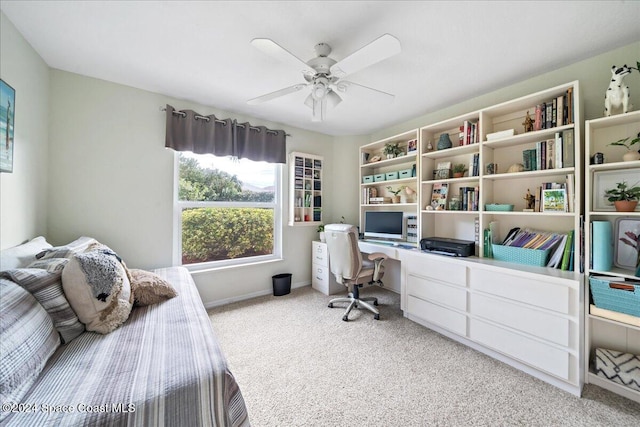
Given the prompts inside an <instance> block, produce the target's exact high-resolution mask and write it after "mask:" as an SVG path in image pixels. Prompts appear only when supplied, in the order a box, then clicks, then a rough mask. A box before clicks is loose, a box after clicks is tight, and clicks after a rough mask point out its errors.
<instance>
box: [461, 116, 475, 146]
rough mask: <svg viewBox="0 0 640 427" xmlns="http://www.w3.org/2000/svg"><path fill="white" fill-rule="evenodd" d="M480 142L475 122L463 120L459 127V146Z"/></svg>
mask: <svg viewBox="0 0 640 427" xmlns="http://www.w3.org/2000/svg"><path fill="white" fill-rule="evenodd" d="M478 142H480V126H478V122H477V121H475V122H474V121H471V120H465V121H464V123H463V124H462V126H460V136H459V143H458V145H459V146H463V145H469V144H477V143H478Z"/></svg>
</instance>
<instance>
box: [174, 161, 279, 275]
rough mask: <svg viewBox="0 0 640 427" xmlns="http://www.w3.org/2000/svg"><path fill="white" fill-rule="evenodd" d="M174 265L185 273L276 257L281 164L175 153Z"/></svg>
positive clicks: (277, 252) (277, 251)
mask: <svg viewBox="0 0 640 427" xmlns="http://www.w3.org/2000/svg"><path fill="white" fill-rule="evenodd" d="M176 158H177V160H176V181H177V182H176V186H175V188H176V191H175V193H176V194H175V210H174V211H175V215H174V217H175V219H174V227H175V230H176V236H175V237H176V241H177V242H178V243H177V245H176V248H175V251H174V263H175V264H182V265H185V266H188V267H189V268H190V269H202V268H212V267H216V266H224V265H233V264H246V263H253V262H257V261H264V260H269V259H277V258H280V256H281V243H280V242H281V235H282V224H281V217H282V215H281V204H282V203H281V197H280V194H281V186H282V166H281V165H279V164H275V163H266V162H254V161H251V160H247V159H240V160H237V159H231V158H229V157H216V156H213V155H211V154H193V153H189V152H176Z"/></svg>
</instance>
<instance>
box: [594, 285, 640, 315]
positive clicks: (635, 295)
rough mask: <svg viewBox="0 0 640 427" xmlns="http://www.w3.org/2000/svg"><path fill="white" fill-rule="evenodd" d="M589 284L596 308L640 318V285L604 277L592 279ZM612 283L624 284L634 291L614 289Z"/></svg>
mask: <svg viewBox="0 0 640 427" xmlns="http://www.w3.org/2000/svg"><path fill="white" fill-rule="evenodd" d="M589 283H590V285H591V295H592V296H593V303H594V304H595V305H596V307H600V308H604V309H606V310H613V311H617V312H619V313H626V314H630V315H632V316H638V317H640V284H636V283H632V282H624V281H622V280H615V279H614V278H602V277H590V278H589ZM612 283H620V284H624V286H625V287H628V288H630V289H631V288H632V289H633V290H623V289H616V288H612V287H611V286H610V284H612Z"/></svg>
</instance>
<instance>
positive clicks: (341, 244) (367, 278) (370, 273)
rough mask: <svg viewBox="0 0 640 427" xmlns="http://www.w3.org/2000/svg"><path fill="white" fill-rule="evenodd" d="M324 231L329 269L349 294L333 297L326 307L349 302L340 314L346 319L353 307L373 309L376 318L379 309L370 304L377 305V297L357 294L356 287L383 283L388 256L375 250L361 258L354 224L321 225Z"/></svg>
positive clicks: (378, 314) (378, 316)
mask: <svg viewBox="0 0 640 427" xmlns="http://www.w3.org/2000/svg"><path fill="white" fill-rule="evenodd" d="M324 234H325V239H326V242H327V248H328V249H329V263H330V265H331V273H333V274H334V275H335V276H336V281H337V282H338V283H342V284H343V285H345V286H346V287H347V288H348V289H350V292H349V296H348V297H346V298H345V297H343V298H334V299H332V300H331V301H329V308H333V304H334V303H337V302H348V303H349V306H348V307H347V311H346V312H345V313H344V316H342V320H344V321H345V322H346V321H348V320H349V313H350V312H351V309H352V308H354V307H356V308H362V307H364V308H366V309H368V310H369V311H371V312H373V314H374V316H373V318H374V319H376V320H379V319H380V312H379V311H378V309H377V308H375V307H374V306H373V305H378V299H377V298H373V297H367V298H360V292H359V288H361V287H362V284H363V283H368V284H369V285H373V284H377V285H380V286H383V284H382V281H381V280H380V279H382V276H383V275H384V266H383V265H382V263H383V262H384V260H385V259H386V258H387V256H386V255H385V254H382V253H378V252H376V253H372V254H369V255H368V257H367V258H368V259H366V260H364V259H363V257H362V255H363V254H362V253H361V252H360V249H359V248H358V231H357V229H356V227H354V226H353V225H348V224H329V225H326V226H325V227H324ZM369 302H372V303H373V305H371V304H369Z"/></svg>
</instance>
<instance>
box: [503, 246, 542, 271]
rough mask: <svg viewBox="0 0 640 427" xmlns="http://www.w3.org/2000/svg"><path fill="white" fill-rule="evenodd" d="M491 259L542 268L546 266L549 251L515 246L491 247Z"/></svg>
mask: <svg viewBox="0 0 640 427" xmlns="http://www.w3.org/2000/svg"><path fill="white" fill-rule="evenodd" d="M491 249H492V251H493V259H496V260H498V261H507V262H514V263H516V264H526V265H533V266H537V267H544V266H546V265H547V261H548V258H549V252H551V250H550V249H544V250H541V249H526V248H518V247H515V246H502V245H494V244H492V245H491Z"/></svg>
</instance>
